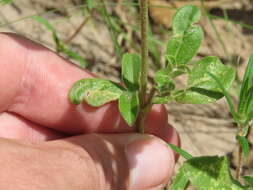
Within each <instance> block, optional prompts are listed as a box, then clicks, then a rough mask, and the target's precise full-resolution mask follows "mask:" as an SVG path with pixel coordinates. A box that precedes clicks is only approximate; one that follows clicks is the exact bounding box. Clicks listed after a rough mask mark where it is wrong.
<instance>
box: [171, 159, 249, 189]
mask: <svg viewBox="0 0 253 190" xmlns="http://www.w3.org/2000/svg"><path fill="white" fill-rule="evenodd" d="M179 171H180V172H181V173H183V174H184V180H181V181H186V179H188V180H189V181H190V183H191V184H192V186H193V187H195V188H196V189H198V190H223V189H224V190H245V188H244V187H243V186H242V185H240V183H239V182H237V181H235V180H234V179H233V178H232V177H231V174H230V168H229V162H228V159H227V158H226V157H218V156H204V157H195V158H192V159H189V160H187V161H186V162H184V164H183V166H182V167H181V168H180V170H179ZM182 189H183V188H177V189H173V190H182Z"/></svg>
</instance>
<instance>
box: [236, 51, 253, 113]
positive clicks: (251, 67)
mask: <svg viewBox="0 0 253 190" xmlns="http://www.w3.org/2000/svg"><path fill="white" fill-rule="evenodd" d="M252 78H253V54H252V55H251V56H250V58H249V61H248V65H247V68H246V71H245V73H244V77H243V81H242V85H241V90H240V96H239V105H238V113H240V114H241V113H245V111H246V110H245V106H247V102H246V99H247V97H246V96H247V93H248V90H249V89H250V87H252Z"/></svg>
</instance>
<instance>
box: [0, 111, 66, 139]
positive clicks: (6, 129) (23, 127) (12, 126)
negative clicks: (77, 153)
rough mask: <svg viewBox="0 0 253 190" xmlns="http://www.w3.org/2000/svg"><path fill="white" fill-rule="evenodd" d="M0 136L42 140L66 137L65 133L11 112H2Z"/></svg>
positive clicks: (0, 116)
mask: <svg viewBox="0 0 253 190" xmlns="http://www.w3.org/2000/svg"><path fill="white" fill-rule="evenodd" d="M0 137H2V138H9V139H19V140H26V141H29V142H42V141H49V140H55V139H59V138H63V137H66V136H65V135H64V134H62V133H59V132H57V131H54V130H52V129H48V128H46V127H42V126H40V125H38V124H35V123H32V122H30V121H28V120H26V119H24V118H22V117H21V116H18V115H15V114H11V113H6V112H4V113H1V114H0Z"/></svg>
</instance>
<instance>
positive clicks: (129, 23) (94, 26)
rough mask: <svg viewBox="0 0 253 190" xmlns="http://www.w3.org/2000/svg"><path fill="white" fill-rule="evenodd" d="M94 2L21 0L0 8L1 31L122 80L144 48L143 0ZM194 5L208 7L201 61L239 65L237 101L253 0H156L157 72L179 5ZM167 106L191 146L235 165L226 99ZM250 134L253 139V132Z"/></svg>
mask: <svg viewBox="0 0 253 190" xmlns="http://www.w3.org/2000/svg"><path fill="white" fill-rule="evenodd" d="M94 2H95V4H94V7H93V8H92V9H88V7H87V2H86V0H53V1H49V0H47V1H46V0H14V1H13V2H12V3H11V4H8V5H3V6H0V26H1V28H0V31H1V32H14V33H18V34H21V35H24V36H26V37H27V38H29V39H32V40H34V41H37V42H39V43H41V44H43V45H45V46H46V47H48V48H50V49H52V50H53V51H56V52H58V53H59V54H60V55H62V56H64V57H66V58H68V59H70V60H72V61H73V63H75V64H77V65H79V64H80V63H81V66H83V67H84V66H86V69H88V70H90V71H92V72H94V73H96V74H97V75H98V76H100V77H106V78H109V79H111V80H114V81H116V82H118V81H119V80H120V78H119V76H120V55H121V54H122V53H124V52H140V35H139V27H138V24H139V17H138V6H137V3H138V2H137V1H134V0H110V1H109V0H94ZM187 3H188V4H195V5H197V6H199V7H201V8H202V13H203V17H202V20H201V22H200V23H199V24H200V25H201V26H202V27H203V29H204V33H205V40H204V42H203V43H202V46H201V48H200V50H199V52H198V54H197V56H196V58H195V60H197V59H200V58H201V57H203V56H207V55H214V56H218V57H219V58H220V59H221V60H222V61H223V63H224V64H227V65H230V66H232V67H236V68H237V71H238V77H237V79H236V82H235V83H234V86H233V88H232V89H231V94H232V95H233V97H234V100H235V101H237V99H236V95H237V93H238V90H239V89H238V85H239V84H240V81H241V80H242V74H243V71H244V69H245V66H246V63H247V60H248V58H249V55H250V54H251V53H252V52H253V1H252V0H240V1H238V0H205V1H203V2H202V3H203V4H202V3H201V1H199V0H193V1H187V0H185V1H183V0H150V35H149V43H150V44H149V46H150V63H151V65H152V69H153V71H155V70H156V69H158V68H159V67H161V66H162V65H164V64H165V59H164V56H162V55H164V52H165V48H166V42H167V41H168V39H169V38H170V36H171V29H170V25H171V18H172V15H173V14H174V13H175V10H176V8H178V7H179V6H182V5H185V4H187ZM104 6H105V7H104ZM105 8H106V10H107V11H105ZM34 16H36V17H34ZM49 24H50V25H49ZM75 33H76V35H75ZM57 41H58V42H57ZM118 46H119V47H118ZM153 71H152V72H150V77H152V76H153V73H154V72H153ZM56 72H57V71H56ZM184 81H185V80H184V78H183V77H181V78H179V79H178V85H179V86H180V85H183V84H184ZM167 108H168V112H169V122H170V123H171V124H172V125H173V126H174V127H175V128H176V129H177V131H178V132H179V134H180V136H181V140H182V148H183V149H185V150H187V151H188V152H189V153H191V154H192V155H195V156H199V155H215V154H218V155H223V154H226V155H229V156H230V158H231V160H232V164H231V167H232V168H234V166H235V160H236V156H235V155H236V154H235V151H236V149H235V133H236V128H235V125H234V124H233V121H232V120H231V116H230V114H229V112H228V108H227V105H226V104H225V102H224V100H223V99H222V100H220V101H218V102H216V103H213V104H209V105H187V104H185V105H182V104H177V103H170V104H168V105H167ZM249 139H250V141H251V143H252V144H253V133H252V132H251V133H250V134H249ZM182 160H183V159H180V162H179V164H180V163H181V162H182ZM252 168H253V151H252V153H251V155H250V157H249V159H248V160H246V161H245V164H244V169H243V172H244V173H245V174H253V170H252Z"/></svg>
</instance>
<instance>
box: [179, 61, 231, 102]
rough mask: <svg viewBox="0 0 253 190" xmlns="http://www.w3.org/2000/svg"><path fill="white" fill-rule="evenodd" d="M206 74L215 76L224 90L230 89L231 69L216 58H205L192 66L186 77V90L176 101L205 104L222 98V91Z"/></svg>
mask: <svg viewBox="0 0 253 190" xmlns="http://www.w3.org/2000/svg"><path fill="white" fill-rule="evenodd" d="M208 72H210V73H212V74H213V75H215V76H216V77H217V79H219V81H220V82H221V83H222V84H223V86H224V88H225V89H226V90H227V89H229V88H230V86H231V85H232V82H233V80H234V78H235V70H234V69H233V68H231V67H227V66H225V65H223V64H222V63H221V61H220V60H219V59H218V58H217V57H205V58H203V59H202V60H200V61H198V62H197V63H195V64H194V67H193V68H192V70H191V72H190V74H189V77H188V82H187V83H188V84H187V86H188V88H187V89H186V90H185V92H184V93H183V94H181V95H180V96H179V97H177V98H176V101H178V102H180V103H189V104H207V103H210V102H214V101H216V100H218V99H220V98H222V97H223V93H222V90H221V89H220V87H219V85H218V84H217V82H216V81H215V80H214V79H213V78H212V77H211V76H210V75H209V74H208Z"/></svg>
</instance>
